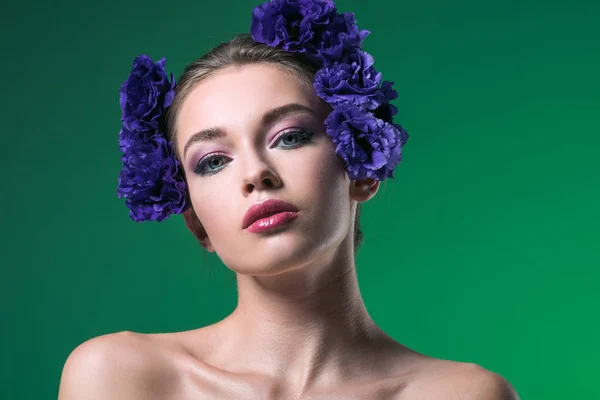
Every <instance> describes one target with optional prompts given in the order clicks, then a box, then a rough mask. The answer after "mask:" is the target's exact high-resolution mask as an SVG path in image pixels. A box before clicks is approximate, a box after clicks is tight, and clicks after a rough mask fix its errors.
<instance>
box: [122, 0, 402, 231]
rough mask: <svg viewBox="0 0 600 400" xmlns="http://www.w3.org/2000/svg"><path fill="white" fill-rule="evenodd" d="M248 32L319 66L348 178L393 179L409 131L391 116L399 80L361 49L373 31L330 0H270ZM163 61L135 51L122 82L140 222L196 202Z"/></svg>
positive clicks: (126, 189)
mask: <svg viewBox="0 0 600 400" xmlns="http://www.w3.org/2000/svg"><path fill="white" fill-rule="evenodd" d="M250 33H251V35H252V38H253V39H254V41H256V42H259V43H264V44H266V45H268V46H271V47H278V48H281V49H284V50H286V51H289V52H295V53H301V54H303V55H304V56H305V57H306V58H307V59H308V60H309V61H310V62H311V63H313V64H314V65H315V66H316V67H318V68H319V70H318V71H317V73H316V75H315V78H314V82H313V86H314V91H315V94H316V95H317V96H319V97H320V98H321V99H323V100H324V101H325V102H327V103H328V104H329V105H330V106H331V107H332V108H333V111H332V112H331V113H330V114H329V115H328V117H327V118H326V119H325V126H326V132H327V134H328V135H329V136H330V137H331V138H332V140H333V143H334V144H335V146H336V148H335V152H336V154H337V155H338V156H339V157H341V159H342V160H343V161H344V164H345V167H346V170H347V172H348V176H349V177H350V179H353V180H357V179H365V178H372V179H375V180H380V181H381V180H384V179H386V178H394V176H393V171H394V169H395V168H396V166H397V165H398V163H399V162H400V161H401V160H402V150H401V148H402V146H403V145H404V144H405V143H406V141H407V140H408V136H409V135H408V133H407V132H406V131H405V130H404V129H403V128H402V126H400V125H398V124H395V123H394V122H393V117H394V115H396V114H397V113H398V109H397V108H396V107H395V106H394V105H392V104H391V103H390V101H391V100H394V99H396V98H397V97H398V93H397V92H396V91H395V90H394V89H393V88H392V85H393V84H394V82H390V81H383V82H382V81H381V73H379V72H377V71H376V70H375V69H374V67H373V64H374V59H373V57H372V56H371V55H370V54H369V53H367V52H365V51H363V50H362V41H363V40H364V38H365V37H366V36H367V35H368V34H369V33H370V32H369V31H366V30H358V27H357V26H356V21H355V19H354V14H352V13H341V14H340V13H338V12H337V9H336V7H335V4H334V3H333V1H332V0H270V1H267V2H265V3H263V4H261V5H259V6H257V7H256V8H255V9H254V11H253V12H252V23H251V26H250ZM165 62H166V60H165V59H164V58H163V59H161V60H160V61H158V62H157V63H154V62H153V61H152V60H151V59H150V58H149V57H148V56H146V55H141V56H138V57H136V58H135V59H134V61H133V68H132V70H131V73H130V74H129V77H128V78H127V80H126V81H125V82H124V83H123V85H122V86H121V88H120V104H121V110H122V118H121V119H122V121H123V126H122V129H121V131H120V133H119V149H120V150H121V152H122V157H121V161H122V162H123V169H122V170H121V172H120V174H119V186H118V189H117V195H118V197H119V198H123V197H124V198H125V199H126V201H125V203H126V205H127V207H128V208H129V210H130V213H129V215H130V217H131V219H133V220H134V221H136V222H142V221H150V220H157V221H162V220H164V219H165V218H167V217H169V216H170V215H171V214H180V213H182V212H184V211H185V210H186V209H187V208H188V207H189V206H190V199H189V193H188V191H187V186H186V183H185V179H184V176H183V171H182V166H181V164H180V162H179V161H178V160H177V157H176V156H175V152H174V150H173V148H172V142H170V141H168V140H167V138H166V135H165V133H164V132H161V128H162V124H161V121H162V119H163V114H164V113H165V110H166V109H167V108H168V107H169V106H170V105H171V103H172V102H173V98H174V96H175V86H176V83H175V80H174V79H173V74H171V75H170V81H169V78H168V77H167V74H166V72H165V68H164V66H165Z"/></svg>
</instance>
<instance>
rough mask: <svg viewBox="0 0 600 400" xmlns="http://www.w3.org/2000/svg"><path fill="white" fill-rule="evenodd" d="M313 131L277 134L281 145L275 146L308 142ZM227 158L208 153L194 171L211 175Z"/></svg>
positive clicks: (293, 131) (284, 146) (285, 146)
mask: <svg viewBox="0 0 600 400" xmlns="http://www.w3.org/2000/svg"><path fill="white" fill-rule="evenodd" d="M313 135H314V133H313V132H310V131H304V130H298V129H296V130H290V131H287V132H284V133H283V134H281V135H280V136H279V138H278V139H277V140H276V141H275V143H276V144H277V143H280V142H281V143H282V146H276V147H278V148H280V149H282V150H291V149H295V148H297V147H300V146H302V144H304V143H306V142H309V141H310V140H311V139H312V137H313ZM225 158H228V157H225V156H222V155H219V154H213V155H208V156H206V157H204V158H203V159H202V160H200V162H199V163H198V165H196V167H195V168H194V173H195V174H196V175H200V176H207V175H213V174H216V173H217V172H219V171H220V170H222V169H223V168H224V167H225V161H224V159H225Z"/></svg>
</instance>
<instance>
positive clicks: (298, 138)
mask: <svg viewBox="0 0 600 400" xmlns="http://www.w3.org/2000/svg"><path fill="white" fill-rule="evenodd" d="M312 137H313V133H312V132H309V131H303V130H293V131H288V132H286V133H284V134H282V135H281V136H279V138H278V139H277V142H276V143H279V142H282V143H283V144H284V146H283V147H282V148H283V149H284V150H289V149H295V148H296V147H299V146H300V145H301V144H302V143H305V142H309V141H310V139H311V138H312Z"/></svg>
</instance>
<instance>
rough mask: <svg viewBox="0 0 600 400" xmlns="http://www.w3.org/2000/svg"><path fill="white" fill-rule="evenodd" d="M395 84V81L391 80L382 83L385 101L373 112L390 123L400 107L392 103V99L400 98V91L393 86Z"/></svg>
mask: <svg viewBox="0 0 600 400" xmlns="http://www.w3.org/2000/svg"><path fill="white" fill-rule="evenodd" d="M393 84H394V82H390V81H384V82H383V84H382V85H381V91H382V92H383V97H384V98H385V102H384V103H383V104H382V105H380V106H379V107H377V108H376V109H375V110H374V111H373V114H374V115H375V116H376V117H377V118H379V119H382V120H384V121H385V122H390V123H391V122H392V120H393V118H394V115H396V114H398V109H397V108H396V106H394V105H393V104H391V103H390V101H391V100H394V99H397V98H398V92H396V91H395V90H394V89H393V88H392V85H393Z"/></svg>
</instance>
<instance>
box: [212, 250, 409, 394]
mask: <svg viewBox="0 0 600 400" xmlns="http://www.w3.org/2000/svg"><path fill="white" fill-rule="evenodd" d="M320 260H321V262H320V263H318V264H317V263H314V262H313V263H311V264H306V265H304V266H302V267H299V268H295V269H294V270H292V271H287V272H284V273H281V274H278V275H273V276H259V277H257V276H248V275H241V274H238V276H237V279H238V306H237V308H236V309H235V310H234V312H233V313H232V314H231V315H229V316H228V317H227V318H226V319H224V320H223V321H221V322H219V323H218V325H220V327H219V329H218V332H219V333H218V334H219V336H221V338H222V343H221V344H220V346H218V347H219V348H218V349H215V352H214V353H213V354H212V356H211V358H212V361H213V362H214V363H217V364H218V367H220V368H223V369H225V370H228V371H232V372H240V373H253V374H257V373H258V374H264V375H267V376H269V377H272V378H273V379H276V380H280V381H281V382H284V383H285V384H286V385H287V386H293V387H295V390H297V391H298V393H303V392H305V391H306V390H308V388H311V387H315V386H322V385H325V386H326V385H327V384H329V383H333V382H340V381H345V380H349V379H353V378H355V376H356V378H358V377H359V376H360V375H361V374H363V376H364V372H365V370H364V369H365V368H366V369H367V370H369V371H375V370H376V369H377V367H380V366H378V365H376V363H377V357H378V356H379V360H381V359H382V358H381V354H380V353H381V351H384V350H383V349H384V348H385V351H388V352H389V351H390V347H393V346H399V344H397V343H396V342H394V341H393V340H392V339H391V338H390V337H389V336H387V335H386V334H385V333H384V332H383V331H382V330H381V329H380V328H379V327H377V325H376V324H375V323H374V321H373V320H372V319H371V317H370V316H369V314H368V312H367V309H366V307H365V304H364V302H363V299H362V296H361V294H360V290H359V286H358V281H357V276H356V268H355V265H354V257H353V255H351V256H346V257H342V258H340V257H339V254H338V257H336V256H335V255H332V256H331V257H329V259H328V258H327V257H320ZM370 364H373V365H370ZM358 365H360V368H358Z"/></svg>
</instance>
